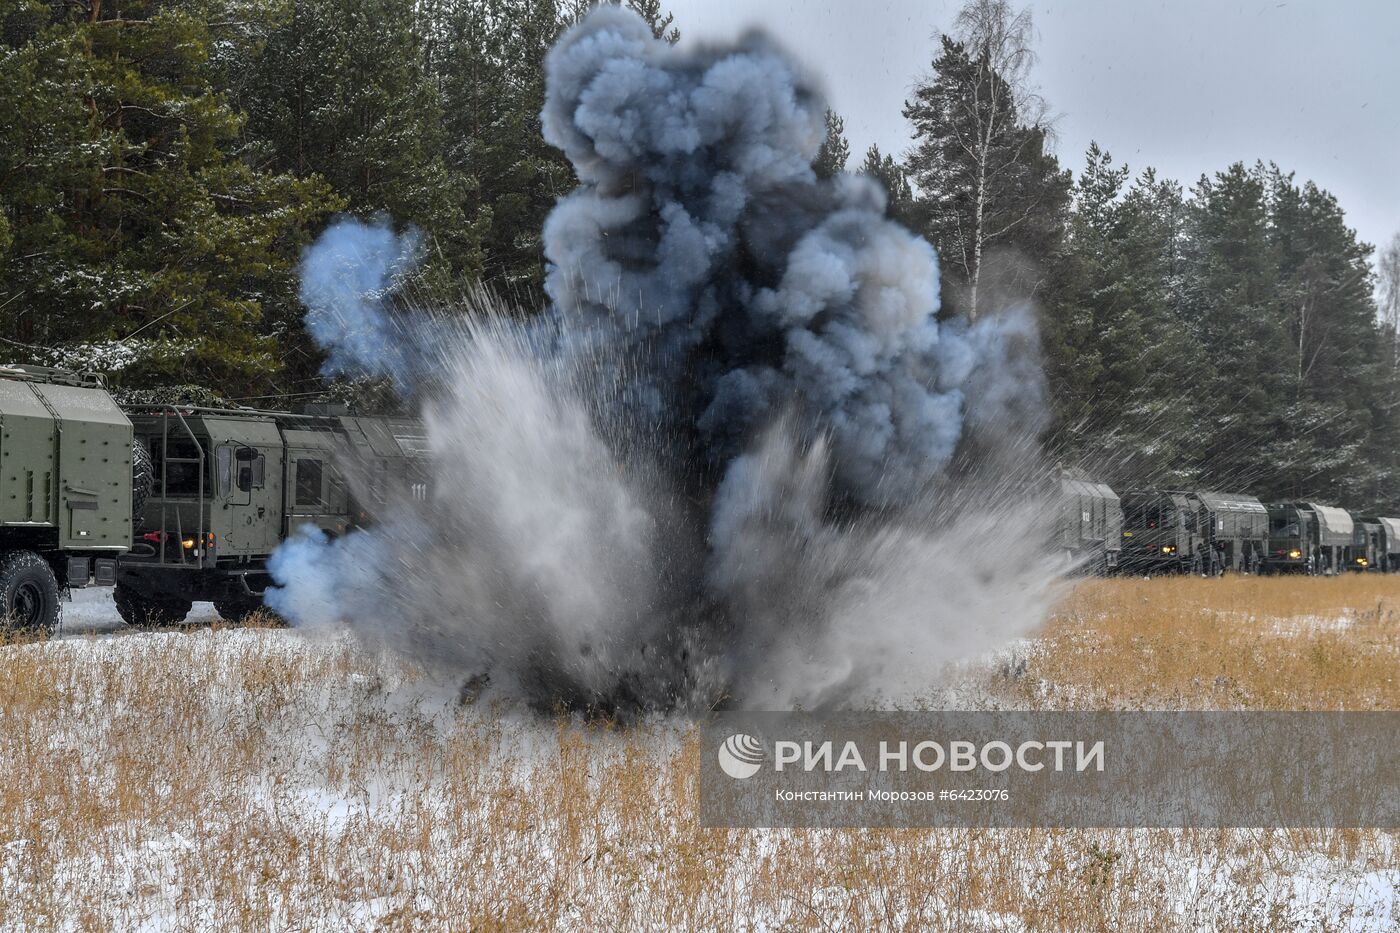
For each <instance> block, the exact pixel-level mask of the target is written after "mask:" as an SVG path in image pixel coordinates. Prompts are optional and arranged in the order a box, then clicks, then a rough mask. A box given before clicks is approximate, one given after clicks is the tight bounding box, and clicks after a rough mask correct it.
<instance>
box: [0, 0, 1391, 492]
mask: <svg viewBox="0 0 1400 933" xmlns="http://www.w3.org/2000/svg"><path fill="white" fill-rule="evenodd" d="M627 5H628V6H630V7H632V8H633V9H636V10H637V11H638V12H639V13H641V14H642V15H643V16H644V17H645V18H646V19H647V20H648V22H650V23H651V24H652V26H653V31H654V32H655V34H656V35H657V36H658V37H662V38H665V39H667V40H669V41H672V42H674V41H676V40H677V39H678V37H679V33H678V31H677V24H676V23H675V22H674V21H673V18H672V17H671V16H670V15H669V14H667V13H666V12H665V10H664V8H663V7H662V5H661V3H660V0H628V2H627ZM587 6H588V4H587V2H586V0H418V2H414V3H405V2H402V0H0V340H3V341H4V344H5V350H6V351H7V352H6V353H5V354H4V355H5V356H6V357H8V358H10V359H14V360H18V361H28V362H42V363H53V364H62V365H68V366H75V367H86V368H95V369H100V370H103V371H106V372H108V373H109V374H111V375H112V377H113V379H114V381H116V383H117V384H118V385H119V386H124V387H127V388H132V389H134V388H136V387H150V386H166V387H178V386H184V387H186V388H184V389H182V390H180V391H183V392H185V393H186V394H188V395H190V396H191V397H199V396H201V395H207V396H210V397H212V396H214V395H218V396H221V397H223V398H227V399H233V400H245V401H257V402H266V403H268V404H295V402H296V401H297V400H298V399H300V398H310V397H313V396H316V395H321V394H324V393H326V392H327V391H328V387H327V386H326V384H325V383H324V382H323V381H322V380H321V377H320V375H319V369H320V363H321V358H320V356H319V354H318V353H317V351H316V349H315V347H314V346H313V345H312V344H311V343H310V341H309V340H308V339H307V337H306V335H305V332H304V330H303V329H302V324H301V315H302V309H301V307H300V306H299V304H298V302H297V299H296V281H295V271H296V263H297V260H298V257H299V255H300V252H301V250H302V249H303V248H304V246H305V245H306V244H307V243H309V242H310V241H311V239H312V238H313V237H314V236H315V235H316V234H317V233H318V232H319V231H320V230H321V229H322V228H323V227H324V225H325V224H326V223H327V221H328V220H329V218H330V217H332V216H333V215H334V214H336V213H338V212H342V211H350V212H353V213H356V214H359V215H361V216H374V215H376V214H383V215H386V216H388V217H391V218H392V219H393V220H394V221H395V222H396V223H399V224H405V225H406V224H412V225H414V226H416V227H417V228H418V229H419V230H420V231H421V232H422V234H423V242H424V244H425V249H424V259H423V263H422V265H421V266H420V269H419V272H418V275H419V276H420V278H421V282H420V283H419V285H420V286H421V287H422V288H424V289H426V290H429V291H430V292H431V293H435V294H443V293H446V294H450V293H452V291H453V290H458V289H463V288H466V287H468V286H471V285H474V284H476V283H484V284H485V285H487V286H488V287H489V288H492V289H494V290H496V291H498V292H501V293H503V294H505V295H506V296H508V297H511V298H515V299H518V300H520V301H521V303H522V304H524V305H526V306H529V305H532V304H537V303H538V302H539V300H540V295H539V291H538V290H539V285H540V282H541V279H542V274H543V257H542V255H541V247H540V230H541V226H542V223H543V220H544V217H545V216H546V214H547V213H548V212H549V210H550V208H551V207H552V206H553V204H554V202H555V199H556V198H558V197H559V196H560V195H562V194H564V193H566V192H567V191H569V190H570V189H571V188H572V187H573V186H574V184H575V181H574V178H573V174H572V170H571V169H570V167H569V165H568V163H567V162H566V161H565V160H564V159H563V157H562V156H561V155H560V154H559V153H558V152H557V151H555V150H553V149H551V148H550V147H548V146H547V145H545V144H544V142H543V141H542V139H541V138H540V130H539V111H540V108H541V106H542V104H543V98H544V82H543V60H544V55H545V53H546V51H547V50H548V49H549V47H550V45H551V44H552V43H553V41H554V39H555V38H556V37H557V35H558V34H559V33H560V31H561V30H563V29H564V28H567V26H568V25H569V24H571V23H572V22H574V21H575V20H576V19H577V18H578V17H579V16H580V15H582V13H583V12H585V11H586V9H587ZM679 25H681V26H683V25H684V24H679ZM1031 35H1032V31H1031V23H1030V18H1029V15H1028V14H1027V13H1025V12H1023V11H1017V10H1016V9H1014V8H1013V7H1011V6H1010V5H1009V3H1008V2H1007V0H970V2H969V3H968V4H967V5H966V6H965V7H964V8H963V10H962V12H961V14H960V15H959V17H958V19H957V21H956V23H955V24H954V25H953V28H952V29H951V30H950V31H949V34H948V35H947V36H945V37H943V38H942V39H941V40H940V41H939V44H938V47H937V48H936V49H934V55H933V57H932V67H931V70H930V72H929V73H928V75H927V76H925V77H924V78H923V79H921V80H920V81H919V82H918V83H917V85H916V86H915V88H914V90H913V92H912V93H911V96H910V99H909V100H908V102H907V104H906V107H905V110H904V115H905V117H906V118H907V120H908V122H909V126H910V132H911V140H912V141H911V145H910V146H909V148H908V149H907V150H906V151H904V152H900V153H884V152H880V151H879V150H878V149H876V148H874V147H872V148H871V149H870V150H869V151H867V152H866V153H865V155H864V158H863V159H859V160H857V159H853V158H852V156H851V153H850V147H849V144H848V143H847V141H846V139H845V138H844V133H843V128H842V121H841V118H840V116H839V115H837V114H834V113H832V114H828V137H827V140H826V143H825V144H824V145H823V147H822V150H821V153H820V154H819V155H818V157H817V160H816V162H815V163H814V169H815V170H816V172H817V174H818V175H822V176H830V175H832V174H835V173H836V172H840V171H864V172H867V173H870V174H872V175H874V176H876V177H877V178H879V179H880V180H881V181H882V182H883V183H884V185H885V186H886V188H887V190H888V191H889V195H890V202H889V210H890V213H891V214H892V215H893V216H895V217H897V218H898V219H900V220H901V221H903V222H904V223H906V224H908V225H909V226H910V227H911V228H912V229H915V230H917V231H918V232H920V233H921V234H923V235H924V236H926V237H928V239H929V240H930V241H931V242H932V243H933V244H934V245H935V246H936V247H937V249H938V252H939V255H940V257H941V260H942V271H943V296H942V297H943V307H944V309H945V313H958V312H960V313H965V314H968V315H971V316H974V317H976V316H981V315H985V314H996V313H1000V312H1001V311H1002V310H1004V309H1005V308H1007V307H1010V306H1012V305H1016V304H1020V303H1027V302H1030V303H1034V305H1035V306H1036V307H1037V308H1038V309H1039V311H1040V317H1041V320H1042V322H1043V333H1044V346H1045V356H1046V365H1047V372H1048V374H1049V378H1050V386H1051V400H1052V404H1053V408H1054V414H1055V421H1054V425H1053V428H1052V432H1051V438H1050V441H1051V445H1052V448H1053V449H1054V451H1055V453H1056V455H1057V457H1058V458H1059V459H1060V460H1061V461H1062V462H1065V463H1067V464H1082V465H1083V466H1084V467H1085V468H1086V469H1088V470H1090V471H1092V472H1093V473H1095V474H1096V475H1098V476H1101V477H1102V478H1104V479H1105V480H1107V481H1109V482H1112V483H1117V484H1125V485H1132V484H1134V483H1138V482H1153V483H1159V484H1160V483H1180V484H1183V485H1189V484H1207V485H1214V486H1220V487H1231V488H1238V489H1248V490H1252V491H1254V492H1256V493H1257V494H1259V495H1261V496H1268V497H1292V496H1305V495H1308V496H1319V497H1324V498H1327V499H1333V500H1337V501H1342V502H1346V503H1348V504H1351V505H1355V506H1362V505H1368V504H1374V505H1377V506H1380V505H1386V506H1387V507H1397V506H1400V412H1397V403H1398V402H1400V375H1397V369H1396V365H1395V361H1396V358H1397V354H1396V347H1397V340H1396V334H1395V324H1396V323H1397V319H1400V311H1396V312H1394V313H1390V314H1388V317H1389V319H1390V323H1383V322H1381V321H1380V320H1379V319H1378V314H1377V306H1376V302H1375V298H1374V297H1373V288H1374V285H1375V282H1374V279H1373V273H1372V270H1371V266H1370V263H1369V261H1368V260H1369V254H1370V247H1369V246H1367V245H1365V244H1362V243H1360V242H1358V241H1357V238H1356V236H1355V234H1354V232H1353V231H1352V230H1350V229H1349V228H1348V227H1347V225H1346V221H1345V217H1344V215H1343V213H1342V210H1341V208H1340V207H1339V206H1338V204H1337V202H1336V200H1335V199H1334V198H1333V197H1332V196H1331V195H1329V194H1328V193H1327V192H1325V191H1323V190H1320V189H1318V188H1317V187H1316V186H1315V185H1313V184H1312V183H1310V182H1300V181H1298V180H1296V179H1295V178H1294V177H1293V176H1292V175H1290V174H1288V173H1287V172H1285V171H1284V170H1282V169H1280V168H1278V167H1277V166H1274V165H1272V164H1269V163H1264V162H1261V163H1257V164H1254V165H1252V166H1251V165H1245V164H1236V165H1232V166H1226V167H1223V168H1222V170H1221V171H1219V172H1217V173H1215V174H1213V175H1210V176H1207V177H1202V178H1201V179H1199V180H1197V181H1196V182H1195V183H1194V184H1192V185H1191V186H1190V187H1189V188H1188V187H1184V186H1182V185H1181V184H1179V183H1177V182H1175V181H1171V180H1168V179H1164V178H1160V177H1158V176H1157V175H1156V173H1154V172H1153V171H1152V170H1151V169H1150V168H1147V169H1141V170H1139V171H1137V172H1136V173H1133V172H1130V170H1129V168H1128V167H1127V166H1123V165H1120V164H1117V163H1115V162H1114V161H1113V160H1112V159H1111V158H1110V156H1109V155H1108V154H1107V153H1106V152H1104V151H1101V150H1100V149H1099V148H1098V147H1097V146H1095V147H1092V148H1091V149H1090V151H1089V152H1088V153H1087V155H1086V158H1085V163H1084V165H1083V167H1082V169H1081V170H1080V171H1079V172H1078V173H1077V175H1076V174H1074V173H1072V172H1071V171H1069V170H1068V169H1067V168H1066V167H1064V166H1062V165H1061V164H1060V162H1059V161H1058V159H1057V158H1056V156H1055V154H1054V152H1053V147H1052V146H1051V138H1052V129H1053V127H1052V125H1051V123H1050V122H1049V121H1048V120H1047V119H1046V116H1045V115H1046V113H1047V112H1048V108H1047V106H1046V105H1045V103H1044V102H1043V101H1042V100H1040V99H1039V97H1038V96H1037V95H1036V94H1035V93H1034V89H1033V86H1032V85H1031V82H1030V74H1031V69H1032V66H1033V62H1034V50H1033V48H1032V46H1031V41H1030V39H1031ZM1392 249H1393V250H1395V251H1396V253H1397V256H1400V245H1397V246H1394V247H1392ZM1391 262H1392V265H1393V266H1395V267H1396V268H1400V259H1393V260H1391ZM1381 267H1382V269H1384V268H1387V267H1386V265H1385V263H1384V262H1383V263H1382V264H1381ZM1397 275H1400V273H1397ZM1395 293H1396V292H1394V291H1392V292H1388V293H1384V294H1395ZM331 390H332V391H334V390H335V389H334V387H331Z"/></svg>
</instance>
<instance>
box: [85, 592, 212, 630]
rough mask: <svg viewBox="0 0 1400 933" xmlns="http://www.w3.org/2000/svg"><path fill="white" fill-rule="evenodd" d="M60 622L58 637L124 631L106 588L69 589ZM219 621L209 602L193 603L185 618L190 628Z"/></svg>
mask: <svg viewBox="0 0 1400 933" xmlns="http://www.w3.org/2000/svg"><path fill="white" fill-rule="evenodd" d="M62 608H63V619H62V622H61V626H62V627H61V628H60V630H59V637H61V638H71V637H74V636H77V635H93V634H101V633H104V632H120V631H122V630H123V629H125V628H126V625H125V624H124V623H123V622H122V620H121V617H120V616H119V615H117V609H116V607H115V606H114V605H112V588H111V587H110V586H90V587H87V588H86V589H81V590H73V601H72V602H66V603H64V604H63V607H62ZM218 620H219V614H218V613H217V612H215V611H214V604H213V603H195V604H194V609H192V610H191V611H190V614H189V616H188V617H187V618H186V619H185V622H186V624H188V625H192V626H199V625H211V624H213V623H214V622H217V621H218Z"/></svg>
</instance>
